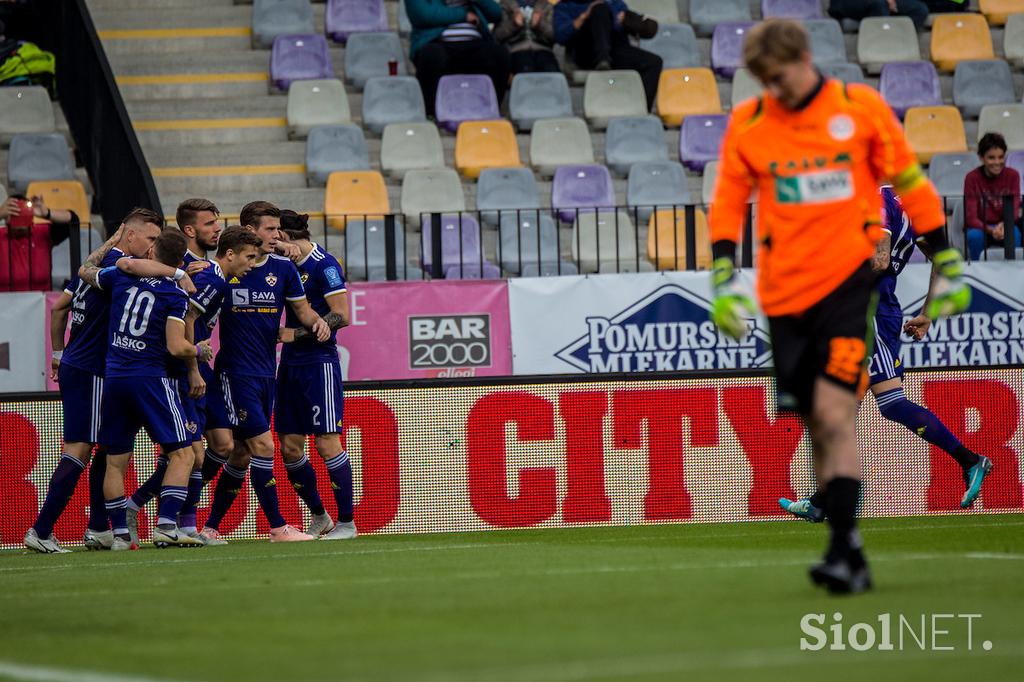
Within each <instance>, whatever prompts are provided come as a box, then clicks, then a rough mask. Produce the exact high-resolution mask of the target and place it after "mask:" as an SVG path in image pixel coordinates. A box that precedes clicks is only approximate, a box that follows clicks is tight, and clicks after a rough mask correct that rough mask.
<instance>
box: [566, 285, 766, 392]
mask: <svg viewBox="0 0 1024 682" xmlns="http://www.w3.org/2000/svg"><path fill="white" fill-rule="evenodd" d="M710 308H711V303H710V302H708V301H706V300H705V299H703V298H701V297H700V296H697V295H696V294H694V293H692V292H690V291H687V290H686V289H684V288H682V287H680V286H678V285H675V284H668V285H666V286H663V287H661V288H659V289H657V290H655V291H653V292H652V293H650V294H648V295H647V296H645V297H644V298H642V299H641V300H639V301H637V302H636V303H634V304H633V305H631V306H629V307H628V308H626V309H625V310H623V311H621V312H620V313H618V314H617V315H615V316H613V317H610V318H605V317H588V318H586V328H587V331H586V333H585V334H583V335H582V336H580V337H579V338H578V339H576V340H575V341H573V342H572V343H571V344H569V345H568V346H566V347H565V348H563V349H562V350H560V351H558V352H557V353H556V354H555V356H556V357H558V358H559V359H560V360H562V361H564V362H566V363H568V364H570V365H572V366H573V367H575V368H576V369H578V370H580V371H583V372H592V373H597V372H668V371H677V370H712V369H748V368H753V367H766V366H768V365H769V364H770V358H771V355H770V352H769V345H768V334H767V331H766V330H764V329H761V328H760V327H759V325H758V321H757V320H749V321H748V328H749V332H748V333H747V335H746V336H744V337H743V339H741V340H740V341H738V342H737V341H733V340H732V339H730V338H728V337H726V336H723V335H722V334H720V333H719V332H718V329H717V328H716V327H715V325H714V323H713V322H711V320H709V319H708V310H710Z"/></svg>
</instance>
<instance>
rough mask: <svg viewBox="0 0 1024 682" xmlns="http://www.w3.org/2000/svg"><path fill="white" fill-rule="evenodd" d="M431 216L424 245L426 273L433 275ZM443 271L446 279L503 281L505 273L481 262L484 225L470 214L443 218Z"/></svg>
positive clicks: (424, 231) (425, 218) (425, 226)
mask: <svg viewBox="0 0 1024 682" xmlns="http://www.w3.org/2000/svg"><path fill="white" fill-rule="evenodd" d="M430 220H431V218H430V216H429V215H426V216H423V219H422V221H421V223H420V227H421V229H422V236H421V241H420V243H421V245H422V248H423V269H424V270H426V271H427V272H430V268H431V266H432V265H433V263H434V258H433V251H432V248H433V246H432V244H433V242H432V241H431V236H430ZM460 223H461V225H460ZM441 267H442V268H443V269H444V271H445V279H480V278H481V277H480V275H481V270H482V271H483V272H482V274H483V279H492V278H495V277H501V270H500V269H499V268H498V267H497V266H496V265H494V264H493V263H489V262H488V261H487V260H486V259H485V258H481V252H480V224H479V223H477V221H476V219H475V218H474V217H473V216H471V215H467V214H462V215H461V218H460V215H459V214H454V213H449V214H444V215H442V216H441Z"/></svg>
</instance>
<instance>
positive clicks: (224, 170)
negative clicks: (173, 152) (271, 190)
mask: <svg viewBox="0 0 1024 682" xmlns="http://www.w3.org/2000/svg"><path fill="white" fill-rule="evenodd" d="M152 170H153V177H155V178H187V177H194V176H216V175H279V174H286V173H299V174H303V175H304V174H305V173H306V165H305V164H303V163H278V164H268V165H265V166H165V167H163V168H153V169H152Z"/></svg>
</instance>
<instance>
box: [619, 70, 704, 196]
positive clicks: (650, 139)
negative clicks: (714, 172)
mask: <svg viewBox="0 0 1024 682" xmlns="http://www.w3.org/2000/svg"><path fill="white" fill-rule="evenodd" d="M709 73H710V72H709ZM604 145H605V147H604V150H605V151H604V157H605V162H606V163H607V164H608V167H609V168H611V170H612V172H613V173H615V174H617V175H620V176H622V177H625V176H627V175H629V169H630V168H632V166H633V164H634V163H639V162H641V161H668V145H666V144H665V128H664V127H663V126H662V125H661V119H659V118H658V117H657V116H623V117H621V118H613V119H612V120H611V121H609V122H608V130H607V132H606V133H605V136H604Z"/></svg>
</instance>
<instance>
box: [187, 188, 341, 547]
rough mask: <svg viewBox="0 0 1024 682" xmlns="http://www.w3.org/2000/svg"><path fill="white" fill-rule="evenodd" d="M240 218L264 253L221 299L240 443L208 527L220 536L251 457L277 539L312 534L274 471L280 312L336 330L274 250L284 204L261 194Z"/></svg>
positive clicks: (222, 372)
mask: <svg viewBox="0 0 1024 682" xmlns="http://www.w3.org/2000/svg"><path fill="white" fill-rule="evenodd" d="M240 220H241V223H242V225H243V226H244V227H246V228H248V229H250V230H252V231H253V232H254V233H255V234H256V235H257V236H258V237H260V239H262V247H261V253H262V254H263V257H262V260H261V261H259V262H257V263H256V265H255V267H253V269H252V270H251V271H250V272H249V273H248V274H247V275H246V276H245V277H241V278H238V277H235V278H231V280H229V281H228V290H227V292H226V295H225V300H224V303H223V304H222V306H221V316H220V342H221V352H220V353H218V354H217V360H216V363H215V365H214V370H215V372H216V374H217V377H216V381H218V382H219V384H220V389H221V391H222V392H223V396H224V402H225V407H226V408H227V410H228V415H229V417H230V419H231V422H232V426H233V432H234V437H235V447H234V449H233V451H232V453H231V457H230V458H229V459H228V464H227V465H225V467H224V470H223V471H222V472H221V475H220V478H219V479H218V482H217V487H216V489H215V490H214V495H213V502H212V504H211V506H210V516H209V518H208V519H207V521H206V528H204V529H203V534H204V535H206V536H207V537H217V536H218V532H217V529H218V527H219V525H220V522H221V520H222V519H223V518H224V514H226V513H227V511H228V509H229V508H230V506H231V503H232V502H233V501H234V499H235V498H236V497H237V495H238V492H239V491H240V490H241V488H242V482H243V481H244V478H245V470H246V469H247V468H248V467H249V465H250V463H251V465H252V486H253V490H254V491H255V493H256V497H257V499H258V500H259V503H260V508H261V509H262V510H263V513H264V514H265V515H266V517H267V521H268V522H269V524H270V540H271V542H294V541H302V540H312V539H314V538H313V537H312V536H310V535H307V534H306V533H303V532H302V531H300V530H298V529H296V528H293V527H292V526H290V525H288V524H287V523H286V522H285V519H284V517H283V516H281V512H280V508H279V505H278V498H277V488H276V486H277V481H276V480H275V479H274V472H273V465H274V438H273V436H272V434H271V433H270V420H271V415H272V414H273V408H274V397H275V386H274V378H275V375H276V371H275V370H276V364H277V362H276V361H277V343H278V336H279V333H280V332H279V330H280V320H281V312H282V311H283V310H284V308H285V304H286V303H287V305H288V306H289V307H290V308H291V309H292V311H293V312H294V313H295V316H296V317H297V318H298V321H299V323H300V324H302V325H303V326H304V327H306V328H307V329H311V330H312V331H313V332H314V333H315V335H316V338H317V339H318V340H320V341H325V340H326V339H327V338H328V337H329V336H330V333H331V330H330V328H329V327H328V326H327V323H326V322H324V321H323V319H321V317H320V316H319V315H317V314H316V312H315V311H314V310H313V309H312V308H311V307H310V305H309V302H308V301H307V300H306V294H305V291H304V290H303V288H302V281H301V280H300V279H299V272H298V270H297V269H296V268H295V265H294V264H293V263H292V262H291V261H289V260H288V259H287V258H284V257H282V256H278V255H275V253H274V251H275V250H276V249H277V243H278V240H279V239H280V236H281V233H280V228H281V212H280V210H279V209H278V208H277V207H276V206H274V205H273V204H271V203H268V202H265V201H255V202H252V203H249V204H246V205H245V206H244V207H243V208H242V212H241V215H240ZM211 399H212V396H211ZM229 467H230V468H229Z"/></svg>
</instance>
